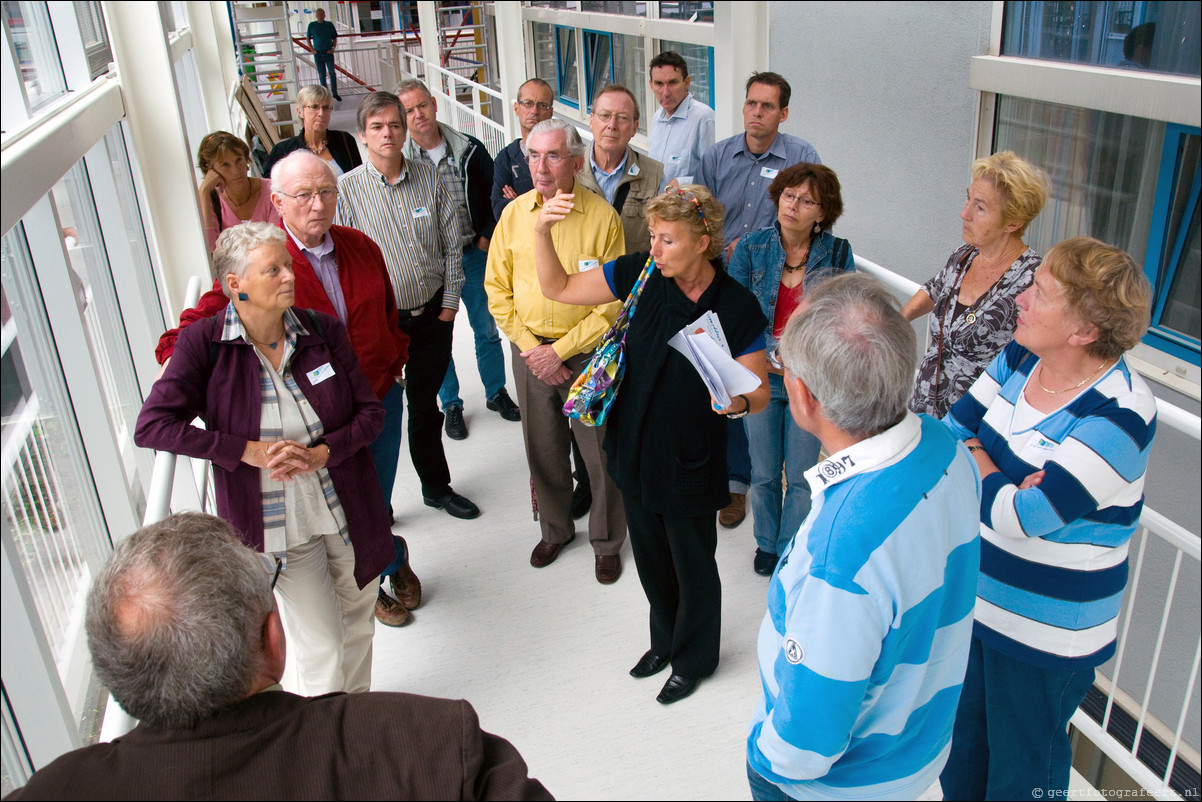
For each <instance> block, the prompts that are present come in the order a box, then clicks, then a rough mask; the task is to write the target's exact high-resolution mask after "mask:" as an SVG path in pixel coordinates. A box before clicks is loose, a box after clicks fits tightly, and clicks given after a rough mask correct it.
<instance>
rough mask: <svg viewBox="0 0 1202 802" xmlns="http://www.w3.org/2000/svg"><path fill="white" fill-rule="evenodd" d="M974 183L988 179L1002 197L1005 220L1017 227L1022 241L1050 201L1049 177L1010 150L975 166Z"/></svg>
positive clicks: (984, 159) (973, 164)
mask: <svg viewBox="0 0 1202 802" xmlns="http://www.w3.org/2000/svg"><path fill="white" fill-rule="evenodd" d="M972 178H973V180H974V181H976V180H978V179H981V178H983V179H985V180H986V181H988V182H989V183H991V184H993V186H994V188H996V189H997V191H998V192H1001V193H1002V196H1003V198H1004V202H1003V203H1002V218H1003V219H1004V220H1005V221H1006V222H1007V223H1018V224H1019V228H1018V230H1017V231H1015V232H1014V235H1015V236H1016V237H1021V236H1022V235H1023V233H1024V232H1025V231H1026V230H1027V226H1028V225H1029V224H1030V222H1031V221H1032V220H1034V219H1035V216H1036V215H1038V214H1039V212H1040V211H1041V210H1042V209H1043V205H1044V204H1045V203H1047V200H1048V176H1047V173H1045V172H1044V171H1043V170H1041V169H1039V168H1038V167H1036V166H1035V165H1033V164H1031V163H1030V162H1029V161H1027V160H1026V159H1024V158H1023V157H1022V156H1019V155H1018V154H1017V153H1015V152H1014V151H1011V150H1002V151H998V152H997V153H994V154H993V155H992V156H986V157H985V158H983V159H977V160H976V161H975V162H973V163H972Z"/></svg>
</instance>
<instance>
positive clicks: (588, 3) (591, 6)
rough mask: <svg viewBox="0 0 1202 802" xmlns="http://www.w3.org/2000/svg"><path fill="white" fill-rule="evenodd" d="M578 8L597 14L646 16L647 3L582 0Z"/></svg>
mask: <svg viewBox="0 0 1202 802" xmlns="http://www.w3.org/2000/svg"><path fill="white" fill-rule="evenodd" d="M580 10H581V11H592V12H594V13H597V14H622V15H625V16H627V17H645V16H647V4H646V3H638V2H631V0H582V1H581V3H580Z"/></svg>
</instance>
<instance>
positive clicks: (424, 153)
mask: <svg viewBox="0 0 1202 802" xmlns="http://www.w3.org/2000/svg"><path fill="white" fill-rule="evenodd" d="M442 143H443V148H444V150H445V151H446V152H445V153H444V154H443V157H442V158H441V159H439V160H438V164H435V163H434V159H432V158H431V157H430V152H429V151H428V150H426V149H425V148H423V147H422V146H421V145H419V144H417V143H416V142H414V141H413V140H412V139H411V140H409V148H410V151H411V157H412V158H416V159H421V160H422V161H423V162H425V163H426V164H428V165H430V166H431V167H433V168H434V169H436V170H437V171H438V181H439V183H441V184H442V187H443V189H445V190H446V191H447V194H448V195H450V196H451V203H452V204H454V206H455V209H456V211H457V212H458V213H459V244H460V245H462V246H463V247H464V248H466V247H468V246H469V245H471V244H472V243H473V242H475V241H476V232H475V231H474V230H473V229H472V217H471V215H469V214H468V212H467V192H466V191H465V190H464V188H463V176H461V175H460V174H459V164H458V162H456V161H455V154H454V153H451V144H450V143H449V142H447V141H446V140H445V139H444V140H443V141H442ZM413 151H416V153H413Z"/></svg>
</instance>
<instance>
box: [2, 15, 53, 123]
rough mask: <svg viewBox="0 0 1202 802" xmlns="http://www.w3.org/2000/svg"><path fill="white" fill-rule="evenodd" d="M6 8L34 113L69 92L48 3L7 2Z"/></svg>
mask: <svg viewBox="0 0 1202 802" xmlns="http://www.w3.org/2000/svg"><path fill="white" fill-rule="evenodd" d="M3 7H4V24H5V27H7V28H8V31H9V33H10V34H11V35H12V41H13V50H14V54H15V55H16V60H17V68H18V69H19V70H20V71H21V84H22V86H23V87H24V89H25V98H26V101H27V102H28V103H29V108H30V110H31V111H33V110H36V109H38V108H39V107H41V106H43V105H45V104H46V103H47V102H49V101H50V100H53V99H54V98H56V97H58V96H59V95H61V94H63V93H64V92H66V91H67V83H66V81H65V80H64V78H63V66H62V62H61V61H60V60H59V57H58V46H57V45H56V44H55V41H54V29H53V28H52V27H51V25H50V14H49V12H48V11H47V10H46V4H45V3H28V2H17V0H4V2H3ZM5 102H6V103H7V102H8V99H7V98H6V99H5Z"/></svg>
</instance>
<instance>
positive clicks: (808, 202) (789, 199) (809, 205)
mask: <svg viewBox="0 0 1202 802" xmlns="http://www.w3.org/2000/svg"><path fill="white" fill-rule="evenodd" d="M780 202H781V203H788V204H794V203H800V204H801V206H802V208H803V209H813V208H814V207H815V206H817V205H818V201H816V200H814V199H812V198H810V197H808V196H806V195H798V194H797V193H795V192H793V191H792V190H789V189H786V190H785V191H784V192H782V193H780Z"/></svg>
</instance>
